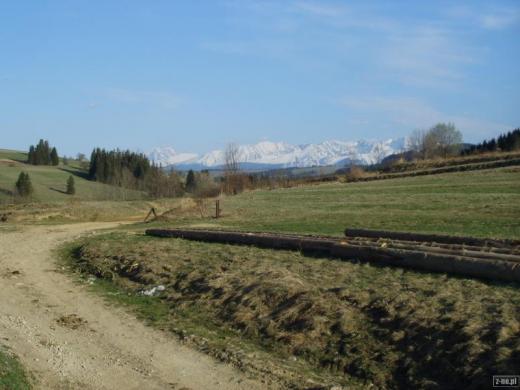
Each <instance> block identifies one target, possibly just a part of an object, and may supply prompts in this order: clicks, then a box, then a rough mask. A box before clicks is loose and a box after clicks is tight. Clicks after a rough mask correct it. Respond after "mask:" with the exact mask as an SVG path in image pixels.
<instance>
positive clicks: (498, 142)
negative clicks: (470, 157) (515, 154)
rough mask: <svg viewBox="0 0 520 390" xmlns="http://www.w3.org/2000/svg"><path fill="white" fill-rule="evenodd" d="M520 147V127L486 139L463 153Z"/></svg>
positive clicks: (507, 149) (506, 150)
mask: <svg viewBox="0 0 520 390" xmlns="http://www.w3.org/2000/svg"><path fill="white" fill-rule="evenodd" d="M518 149H520V129H516V130H513V131H509V132H507V133H505V134H500V135H499V136H498V137H497V138H491V139H490V140H484V141H483V142H481V143H479V144H477V145H472V146H471V147H470V148H469V149H467V150H465V151H463V154H466V155H467V154H474V153H484V152H492V151H496V150H499V151H502V152H510V151H513V150H518Z"/></svg>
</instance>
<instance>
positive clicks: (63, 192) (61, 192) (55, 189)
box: [49, 187, 68, 195]
mask: <svg viewBox="0 0 520 390" xmlns="http://www.w3.org/2000/svg"><path fill="white" fill-rule="evenodd" d="M49 190H51V191H56V192H59V193H60V194H65V195H68V194H67V191H63V190H59V189H57V188H54V187H49Z"/></svg>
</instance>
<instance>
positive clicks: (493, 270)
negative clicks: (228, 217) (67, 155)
mask: <svg viewBox="0 0 520 390" xmlns="http://www.w3.org/2000/svg"><path fill="white" fill-rule="evenodd" d="M146 234H147V235H151V236H157V237H175V238H184V239H189V240H197V241H205V242H219V243H228V244H241V245H255V246H259V247H263V248H270V249H288V250H299V251H302V252H306V253H308V252H310V253H313V254H317V255H324V256H330V257H334V258H341V259H344V260H359V261H369V262H374V263H376V264H385V265H392V266H400V267H406V268H413V269H420V270H425V271H435V272H444V273H450V274H456V275H462V276H470V277H477V278H484V279H494V280H502V281H508V282H511V281H514V282H520V241H515V240H492V239H479V238H473V237H454V236H442V235H422V234H412V233H400V232H384V231H373V230H361V229H347V230H346V231H345V235H346V237H345V238H344V239H339V238H334V237H323V236H305V235H291V234H276V233H247V232H231V231H217V230H196V229H149V230H147V231H146Z"/></svg>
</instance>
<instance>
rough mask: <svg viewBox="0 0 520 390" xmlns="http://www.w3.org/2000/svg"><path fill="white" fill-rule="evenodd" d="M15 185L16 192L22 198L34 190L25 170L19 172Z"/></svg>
mask: <svg viewBox="0 0 520 390" xmlns="http://www.w3.org/2000/svg"><path fill="white" fill-rule="evenodd" d="M15 186H16V193H17V194H18V195H19V196H21V197H22V198H26V197H28V196H30V195H31V194H32V193H33V192H34V190H33V186H32V183H31V179H30V177H29V174H28V173H25V172H20V175H19V176H18V180H17V181H16V184H15Z"/></svg>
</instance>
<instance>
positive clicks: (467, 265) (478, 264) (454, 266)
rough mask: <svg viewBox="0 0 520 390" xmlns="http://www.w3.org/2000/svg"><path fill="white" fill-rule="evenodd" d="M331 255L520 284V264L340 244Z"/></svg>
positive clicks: (333, 249)
mask: <svg viewBox="0 0 520 390" xmlns="http://www.w3.org/2000/svg"><path fill="white" fill-rule="evenodd" d="M331 254H332V255H333V256H336V257H339V258H342V259H358V260H362V261H370V262H375V263H383V264H387V265H393V266H401V267H406V268H414V269H420V270H425V271H435V272H443V273H450V274H457V275H462V276H471V277H476V278H483V279H494V280H502V281H507V282H520V264H518V263H515V262H508V261H501V260H483V259H473V258H469V257H464V256H449V255H436V254H430V253H425V252H418V251H409V250H395V249H387V248H374V247H353V246H349V245H344V244H343V245H342V244H337V245H335V246H334V247H333V248H332V251H331Z"/></svg>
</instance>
